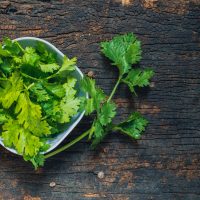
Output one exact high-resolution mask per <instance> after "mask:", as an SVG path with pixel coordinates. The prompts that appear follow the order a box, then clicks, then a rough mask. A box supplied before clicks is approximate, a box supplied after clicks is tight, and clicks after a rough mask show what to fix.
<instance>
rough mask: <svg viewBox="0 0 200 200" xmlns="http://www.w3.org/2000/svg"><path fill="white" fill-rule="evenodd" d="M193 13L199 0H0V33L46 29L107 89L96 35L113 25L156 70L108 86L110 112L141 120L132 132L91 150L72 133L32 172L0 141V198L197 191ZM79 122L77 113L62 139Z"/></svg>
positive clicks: (198, 96)
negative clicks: (142, 127)
mask: <svg viewBox="0 0 200 200" xmlns="http://www.w3.org/2000/svg"><path fill="white" fill-rule="evenodd" d="M199 21H200V1H199V0H188V1H186V0H175V1H173V2H171V1H165V0H129V1H123V5H122V1H120V0H116V1H114V0H94V1H89V0H86V1H80V0H77V1H72V0H68V1H65V0H60V1H55V0H52V1H51V0H43V1H36V0H33V1H15V0H10V1H1V2H0V22H1V23H0V38H2V37H3V36H10V37H12V38H16V37H20V36H36V37H41V38H44V39H47V40H48V41H50V42H52V43H53V44H55V45H56V46H57V47H58V48H59V49H60V50H62V51H63V52H64V53H66V54H67V55H69V56H78V64H79V67H80V68H81V70H83V71H84V72H85V73H87V72H88V71H90V70H92V71H94V73H95V77H96V79H97V82H98V84H99V85H100V86H101V87H102V88H103V89H105V91H106V92H107V93H109V92H110V90H111V87H112V85H113V84H114V82H115V80H116V77H117V70H114V69H112V67H111V66H110V65H109V62H108V61H107V60H106V59H104V58H103V57H102V56H101V54H100V52H99V45H98V43H99V42H100V41H102V40H106V39H110V38H111V37H112V36H114V35H115V34H118V33H124V32H134V33H136V34H137V35H138V37H139V38H140V39H141V41H142V44H143V60H142V62H141V66H152V67H153V68H154V70H155V72H156V75H155V77H154V79H153V83H152V85H151V87H150V88H148V89H146V90H145V91H142V92H141V91H139V97H138V98H135V97H133V96H132V95H130V94H129V92H128V90H127V88H125V87H124V86H121V87H120V90H119V92H118V93H117V94H116V96H115V101H116V102H117V103H118V106H119V108H118V109H119V113H120V114H119V115H118V116H117V119H116V121H118V120H119V119H123V118H124V117H125V116H127V115H128V114H129V113H130V110H139V111H141V112H142V113H144V115H145V116H146V117H147V118H148V119H149V120H150V124H149V127H148V128H147V130H146V133H145V135H144V136H143V138H142V140H140V141H138V142H134V141H131V140H130V139H129V138H127V137H125V136H121V135H114V134H113V135H110V136H109V137H108V138H107V139H106V140H105V141H104V142H103V144H102V145H101V146H100V147H99V148H98V149H97V150H96V151H94V150H91V149H90V148H89V145H88V144H87V142H86V141H82V142H81V143H80V145H77V146H74V147H73V148H72V149H70V150H69V151H67V152H63V153H61V154H60V155H57V156H55V157H53V158H51V159H49V160H47V162H46V165H45V167H44V168H43V169H41V170H39V171H37V172H35V171H34V170H33V169H32V167H31V166H30V165H29V164H27V163H25V162H22V159H21V158H19V157H17V156H15V155H12V154H10V153H8V152H7V151H5V150H4V149H2V148H0V159H1V165H0V177H1V179H0V200H4V199H5V200H7V199H16V200H18V199H19V200H21V199H25V200H27V199H32V200H40V199H42V200H43V199H48V200H49V199H52V200H54V199H55V200H61V199H73V200H74V199H81V200H82V199H83V200H84V199H115V200H118V199H119V200H128V199H129V200H132V199H134V200H135V199H136V200H137V199H138V200H139V199H142V200H143V199H162V200H165V199H166V200H169V199H186V200H187V199H188V200H190V199H193V200H196V199H199V198H200V191H199V188H200V162H199V161H200V149H199V145H200V128H199V127H200V115H199V112H200V89H199V86H200V79H199V75H200V66H199V65H200V23H199ZM88 126H89V123H88V119H85V120H83V121H82V122H81V124H80V125H79V126H78V127H77V128H76V129H75V131H74V132H73V134H72V136H70V137H69V140H70V139H71V138H73V137H74V135H77V134H79V133H80V132H81V131H82V130H83V129H86V128H87V127H88ZM99 172H103V174H104V175H103V178H98V174H99ZM101 175H102V173H101ZM52 181H54V182H55V183H56V186H55V187H53V188H51V187H49V184H50V182H52Z"/></svg>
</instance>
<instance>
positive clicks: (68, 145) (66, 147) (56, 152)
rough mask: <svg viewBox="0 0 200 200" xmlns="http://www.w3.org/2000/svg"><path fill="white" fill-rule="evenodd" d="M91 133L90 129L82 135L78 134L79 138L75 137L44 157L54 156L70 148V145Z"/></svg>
mask: <svg viewBox="0 0 200 200" xmlns="http://www.w3.org/2000/svg"><path fill="white" fill-rule="evenodd" d="M89 133H90V129H89V130H87V131H86V132H84V133H82V134H81V135H80V136H78V137H77V138H75V139H74V140H72V141H71V142H70V143H68V144H66V145H64V146H62V147H61V148H59V149H57V150H55V151H53V152H51V153H48V154H46V155H45V156H44V157H45V158H50V157H52V156H55V155H56V154H58V153H60V152H62V151H64V150H66V149H68V148H69V147H71V146H73V145H74V144H76V143H77V142H79V141H80V140H82V139H83V138H84V137H86V136H87V135H89Z"/></svg>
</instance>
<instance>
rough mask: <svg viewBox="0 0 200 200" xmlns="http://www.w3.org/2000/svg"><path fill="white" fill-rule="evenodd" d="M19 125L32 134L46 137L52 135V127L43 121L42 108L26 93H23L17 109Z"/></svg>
mask: <svg viewBox="0 0 200 200" xmlns="http://www.w3.org/2000/svg"><path fill="white" fill-rule="evenodd" d="M15 113H16V114H17V119H18V122H19V124H21V125H23V126H24V128H25V129H28V130H29V131H31V132H32V134H34V135H36V136H44V135H49V134H51V127H50V126H49V124H48V123H47V122H46V121H45V120H42V112H41V107H40V106H39V105H37V104H34V103H33V102H31V100H30V99H29V96H28V95H27V94H25V93H21V94H20V96H19V98H18V101H17V105H16V108H15Z"/></svg>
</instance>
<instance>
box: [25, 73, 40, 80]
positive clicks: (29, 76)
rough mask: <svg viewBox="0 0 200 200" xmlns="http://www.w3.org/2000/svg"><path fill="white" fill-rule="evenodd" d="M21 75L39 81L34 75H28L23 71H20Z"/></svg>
mask: <svg viewBox="0 0 200 200" xmlns="http://www.w3.org/2000/svg"><path fill="white" fill-rule="evenodd" d="M21 75H22V76H24V77H26V78H30V79H32V80H35V81H40V79H38V78H35V77H32V76H29V75H28V74H24V73H22V72H21Z"/></svg>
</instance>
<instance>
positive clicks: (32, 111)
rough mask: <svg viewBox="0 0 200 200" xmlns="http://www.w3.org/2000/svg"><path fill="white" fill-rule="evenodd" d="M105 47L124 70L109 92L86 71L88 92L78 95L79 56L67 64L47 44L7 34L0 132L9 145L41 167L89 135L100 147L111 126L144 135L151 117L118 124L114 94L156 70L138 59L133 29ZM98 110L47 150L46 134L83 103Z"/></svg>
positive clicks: (2, 49)
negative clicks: (80, 129)
mask: <svg viewBox="0 0 200 200" xmlns="http://www.w3.org/2000/svg"><path fill="white" fill-rule="evenodd" d="M101 51H102V53H103V54H104V55H105V56H106V57H107V58H108V59H110V60H111V61H112V65H113V66H116V67H117V68H118V69H119V76H118V79H117V81H116V84H115V85H114V87H113V90H112V92H111V93H110V95H106V94H105V93H104V91H103V90H102V89H101V88H100V87H98V86H97V85H96V82H95V80H94V79H91V78H89V77H84V78H83V79H82V80H81V85H80V87H81V90H82V91H83V92H85V93H87V94H88V98H84V97H83V98H78V97H77V90H76V83H77V80H76V79H75V78H74V77H73V76H72V74H73V73H71V72H73V71H74V70H75V69H76V61H77V59H76V58H72V59H69V58H68V57H66V56H64V58H63V62H62V64H59V63H58V62H57V59H56V56H55V55H54V54H53V53H52V52H49V51H48V50H47V49H46V48H45V46H44V45H43V44H41V43H38V44H37V46H36V48H33V47H25V49H24V48H22V47H21V46H20V44H19V43H18V42H12V41H11V40H10V39H8V38H6V39H4V43H3V45H1V46H0V72H1V73H0V125H1V129H2V132H1V133H0V137H1V138H2V139H3V142H4V145H5V146H7V147H12V148H15V149H16V150H17V152H18V153H19V154H21V155H23V158H24V160H26V161H30V162H32V164H33V166H34V167H35V169H36V168H38V167H39V166H43V165H44V161H45V159H47V158H49V157H51V156H54V155H56V154H57V153H59V152H61V151H64V150H65V149H67V148H69V147H71V146H72V145H74V144H76V143H77V142H79V141H80V140H81V139H83V138H84V137H88V140H89V141H91V146H92V148H95V147H96V146H97V145H98V144H99V143H100V142H101V141H102V140H103V139H104V138H105V137H106V135H108V134H109V133H111V132H117V133H121V134H125V135H127V136H129V137H130V138H132V139H140V138H141V136H142V133H143V132H144V130H145V128H146V126H147V124H148V121H147V120H146V119H145V118H144V117H143V116H142V115H141V114H140V113H138V112H134V113H132V114H131V115H130V116H129V117H128V118H127V119H125V120H124V121H122V122H121V123H118V124H114V122H113V119H114V117H115V116H116V112H117V105H116V104H115V103H114V101H112V98H113V96H114V94H115V92H116V90H117V88H118V86H119V84H121V83H123V84H126V85H127V86H128V87H129V89H130V91H131V92H134V93H135V87H144V86H148V85H149V84H150V79H151V78H152V77H153V75H154V72H153V70H151V69H144V70H141V69H139V68H134V66H133V65H135V64H137V63H138V62H139V61H140V60H141V58H142V57H141V53H142V50H141V43H140V41H139V40H138V39H137V38H136V36H135V35H134V34H132V33H128V34H124V35H119V36H116V37H114V38H113V39H112V40H111V41H106V42H102V43H101ZM80 108H81V109H83V110H85V114H86V115H91V114H92V116H94V119H93V122H92V125H91V127H90V128H89V129H88V130H87V131H85V132H84V133H82V134H81V135H79V136H78V137H77V138H75V139H74V140H72V141H71V142H70V143H68V144H66V145H64V146H63V147H61V148H60V149H57V150H55V151H53V152H51V153H48V154H47V155H43V154H42V152H45V151H46V150H47V149H48V148H49V145H48V143H47V140H48V139H49V138H51V137H54V135H55V134H56V133H60V132H61V131H62V130H63V129H62V128H63V127H64V124H65V123H68V122H70V120H71V118H72V117H74V116H76V114H77V112H78V110H79V109H80Z"/></svg>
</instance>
